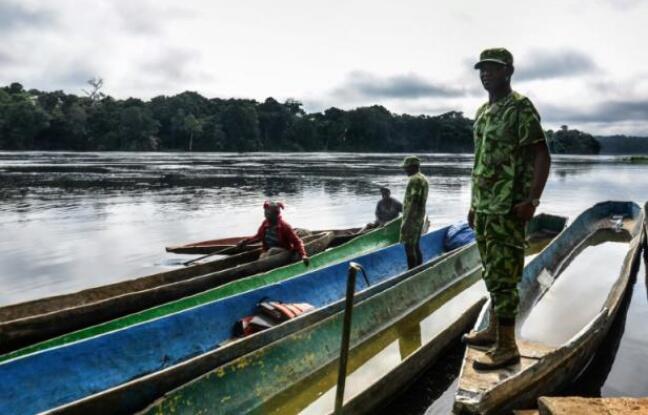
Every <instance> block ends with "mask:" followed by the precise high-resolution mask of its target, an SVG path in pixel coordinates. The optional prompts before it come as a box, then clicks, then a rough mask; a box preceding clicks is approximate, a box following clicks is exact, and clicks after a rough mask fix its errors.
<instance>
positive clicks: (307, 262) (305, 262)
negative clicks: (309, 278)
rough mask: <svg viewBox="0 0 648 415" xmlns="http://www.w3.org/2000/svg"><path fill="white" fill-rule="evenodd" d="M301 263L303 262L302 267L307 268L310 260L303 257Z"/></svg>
mask: <svg viewBox="0 0 648 415" xmlns="http://www.w3.org/2000/svg"><path fill="white" fill-rule="evenodd" d="M302 262H304V265H306V266H309V265H310V258H309V257H307V256H305V257H302Z"/></svg>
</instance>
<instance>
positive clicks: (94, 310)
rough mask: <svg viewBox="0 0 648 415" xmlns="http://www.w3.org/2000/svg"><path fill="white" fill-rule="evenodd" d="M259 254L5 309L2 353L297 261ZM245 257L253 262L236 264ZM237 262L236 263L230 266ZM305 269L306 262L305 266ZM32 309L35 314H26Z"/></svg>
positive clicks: (327, 236)
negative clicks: (260, 256)
mask: <svg viewBox="0 0 648 415" xmlns="http://www.w3.org/2000/svg"><path fill="white" fill-rule="evenodd" d="M332 239H333V235H332V233H324V234H316V235H310V236H307V237H305V238H304V246H305V248H306V252H307V253H308V254H309V255H314V254H317V253H319V252H322V251H324V250H325V249H326V247H328V245H329V244H330V243H331V241H332ZM259 254H260V250H255V251H250V252H246V253H241V254H239V255H235V256H232V257H228V258H223V259H220V260H215V261H211V262H207V263H203V264H198V265H194V266H190V267H186V268H181V269H176V270H173V271H167V272H162V273H158V274H153V275H151V276H148V277H142V278H138V279H136V280H130V281H125V282H120V283H115V284H111V285H108V286H102V287H97V288H92V289H89V290H84V291H81V292H79V293H76V294H68V295H63V296H58V297H50V298H46V299H44V300H36V301H31V302H28V303H22V304H18V305H15V306H8V307H5V308H3V309H1V310H0V312H1V314H0V316H1V318H3V321H2V322H1V323H0V353H2V352H9V351H11V350H15V349H17V348H19V347H24V346H27V345H30V344H33V343H35V342H38V341H42V340H45V339H49V338H52V337H54V336H57V335H61V334H64V333H69V332H71V331H73V330H78V329H80V328H83V327H87V326H90V325H93V324H97V323H101V322H104V321H108V320H112V319H115V318H118V317H121V316H124V315H127V314H131V313H135V312H137V311H141V310H145V309H147V308H150V307H154V306H157V305H160V304H164V303H166V302H169V301H173V300H177V299H179V298H182V297H186V296H189V295H193V294H197V293H199V292H201V291H205V290H208V289H210V288H214V287H217V286H219V285H223V284H225V283H228V282H231V281H234V280H237V279H240V278H243V277H247V276H250V275H254V274H257V273H260V272H264V271H268V270H271V269H274V268H278V267H281V266H282V265H286V264H288V263H290V262H291V261H292V259H291V258H292V253H291V252H282V253H279V254H277V255H272V256H270V257H267V258H263V259H260V258H259ZM242 258H245V259H249V261H247V262H243V263H238V264H236V262H240V261H241V259H242ZM233 263H234V264H235V265H234V266H231V265H230V264H233ZM214 268H215V269H214ZM306 269H307V267H306V266H305V265H303V264H301V270H302V271H305V270H306ZM207 270H209V271H207ZM111 293H113V294H112V295H110V294H111ZM68 305H69V306H68ZM43 306H44V307H43ZM57 306H58V307H57ZM61 306H62V307H61ZM29 312H33V314H31V315H27V316H25V314H26V313H29ZM5 319H6V320H5Z"/></svg>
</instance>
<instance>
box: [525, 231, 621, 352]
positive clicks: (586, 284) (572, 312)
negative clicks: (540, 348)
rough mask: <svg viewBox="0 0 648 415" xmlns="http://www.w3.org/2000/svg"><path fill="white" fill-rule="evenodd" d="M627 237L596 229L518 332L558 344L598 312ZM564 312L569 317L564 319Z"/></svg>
mask: <svg viewBox="0 0 648 415" xmlns="http://www.w3.org/2000/svg"><path fill="white" fill-rule="evenodd" d="M628 237H629V236H628V234H627V232H619V233H618V234H617V233H611V232H598V233H596V234H595V235H594V236H593V237H592V238H590V239H589V241H588V243H587V245H586V247H585V248H584V250H583V251H582V252H580V253H579V254H578V255H577V256H576V257H575V258H574V259H573V260H572V261H571V262H570V263H569V265H568V266H567V268H566V269H565V270H564V271H563V272H562V273H561V274H560V275H559V276H556V280H555V282H554V283H553V285H552V286H551V288H550V289H549V290H548V291H547V292H546V293H545V295H544V296H543V297H542V298H541V299H540V301H539V302H538V303H537V304H536V305H535V306H534V307H533V309H532V310H531V313H530V314H529V316H528V317H527V319H526V321H525V322H524V324H523V325H522V329H521V336H522V337H524V338H526V339H527V340H530V341H534V342H540V343H544V344H547V345H552V346H559V345H561V344H563V343H565V342H567V341H568V340H569V339H570V338H572V337H573V336H574V335H576V334H577V333H578V332H579V331H580V330H581V329H582V328H583V327H584V326H585V325H586V324H587V323H588V322H589V321H591V319H592V318H594V317H595V316H596V315H597V314H598V313H599V311H600V310H601V307H602V306H603V304H604V302H605V300H606V298H607V297H608V295H609V293H610V289H611V288H612V285H613V284H614V282H615V281H616V280H617V279H618V278H619V273H620V270H621V266H622V264H623V261H624V258H625V256H626V254H627V253H628V244H627V243H626V242H627V239H628ZM619 240H622V241H623V240H625V241H626V242H619ZM575 293H578V295H574V294H575ZM566 315H568V316H569V319H565V316H566Z"/></svg>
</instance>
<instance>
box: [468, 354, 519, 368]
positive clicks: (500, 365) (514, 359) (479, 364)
mask: <svg viewBox="0 0 648 415" xmlns="http://www.w3.org/2000/svg"><path fill="white" fill-rule="evenodd" d="M518 363H520V356H516V357H512V358H510V359H508V360H505V361H503V362H499V363H494V364H490V363H483V362H480V361H478V360H475V361H473V369H475V370H486V371H489V370H496V369H502V368H505V367H508V366H513V365H516V364H518Z"/></svg>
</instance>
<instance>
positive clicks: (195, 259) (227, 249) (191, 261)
mask: <svg viewBox="0 0 648 415" xmlns="http://www.w3.org/2000/svg"><path fill="white" fill-rule="evenodd" d="M240 249H241V247H240V246H238V245H234V246H230V247H229V248H225V249H223V250H222V251H217V252H212V253H211V254H207V255H203V256H199V257H198V258H194V259H190V260H189V261H186V262H183V263H182V265H186V266H188V265H191V264H193V263H194V262H197V261H200V260H202V259H205V258H208V257H210V256H214V255H229V254H230V253H232V252H236V251H237V250H240Z"/></svg>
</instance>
